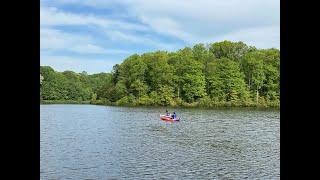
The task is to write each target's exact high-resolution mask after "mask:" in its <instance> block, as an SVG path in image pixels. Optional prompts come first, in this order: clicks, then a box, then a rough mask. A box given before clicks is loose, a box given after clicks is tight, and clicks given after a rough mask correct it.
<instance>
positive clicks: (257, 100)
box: [256, 88, 259, 104]
mask: <svg viewBox="0 0 320 180" xmlns="http://www.w3.org/2000/svg"><path fill="white" fill-rule="evenodd" d="M256 98H257V104H258V102H259V91H258V88H257V97H256Z"/></svg>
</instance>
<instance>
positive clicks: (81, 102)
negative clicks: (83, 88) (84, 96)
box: [40, 100, 90, 104]
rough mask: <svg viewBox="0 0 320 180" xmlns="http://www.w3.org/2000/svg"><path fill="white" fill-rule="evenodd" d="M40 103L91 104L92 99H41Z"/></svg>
mask: <svg viewBox="0 0 320 180" xmlns="http://www.w3.org/2000/svg"><path fill="white" fill-rule="evenodd" d="M40 104H90V101H75V100H41V101H40Z"/></svg>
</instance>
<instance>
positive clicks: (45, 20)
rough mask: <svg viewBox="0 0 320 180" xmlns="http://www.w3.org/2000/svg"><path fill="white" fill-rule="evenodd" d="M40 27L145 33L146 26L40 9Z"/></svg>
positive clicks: (45, 8) (51, 8)
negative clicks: (91, 27) (66, 26)
mask: <svg viewBox="0 0 320 180" xmlns="http://www.w3.org/2000/svg"><path fill="white" fill-rule="evenodd" d="M40 24H41V26H57V25H86V26H88V25H96V26H99V27H102V28H117V29H124V30H137V31H145V30H147V26H144V25H140V24H133V23H128V22H125V21H121V20H112V19H107V18H106V17H98V16H95V15H92V14H76V13H70V12H65V11H61V10H58V9H57V8H55V7H41V8H40Z"/></svg>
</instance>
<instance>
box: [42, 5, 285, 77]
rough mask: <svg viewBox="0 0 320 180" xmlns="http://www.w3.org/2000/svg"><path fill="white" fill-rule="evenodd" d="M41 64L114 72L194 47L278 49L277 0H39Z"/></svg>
mask: <svg viewBox="0 0 320 180" xmlns="http://www.w3.org/2000/svg"><path fill="white" fill-rule="evenodd" d="M40 2H41V7H40V25H41V26H40V47H41V49H40V56H41V59H40V63H41V65H49V66H51V67H53V68H54V69H56V70H58V71H64V70H73V71H76V72H81V71H87V72H88V73H89V74H92V73H98V72H110V71H111V69H112V66H113V65H114V64H116V63H121V62H122V61H123V60H124V59H125V58H126V57H127V56H129V55H131V54H133V53H138V54H141V53H143V52H147V51H155V50H167V51H175V50H178V49H180V48H183V47H185V46H189V47H191V46H193V45H194V44H196V43H211V42H217V41H222V40H230V41H243V42H245V43H246V44H248V45H252V46H256V47H257V48H272V47H274V48H280V1H279V0H161V1H159V0H154V1H153V0H41V1H40Z"/></svg>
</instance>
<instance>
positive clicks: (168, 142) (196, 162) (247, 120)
mask: <svg viewBox="0 0 320 180" xmlns="http://www.w3.org/2000/svg"><path fill="white" fill-rule="evenodd" d="M168 110H169V112H172V111H173V110H175V111H176V113H177V115H178V117H180V118H181V121H180V122H175V123H170V122H165V121H161V120H160V118H159V114H164V112H165V108H147V107H134V108H131V107H110V106H95V105H40V111H41V113H40V128H41V130H40V177H41V179H43V180H46V179H245V178H247V179H280V112H279V110H256V109H244V108H243V109H241V108H237V109H215V110H207V109H184V108H179V109H172V108H168Z"/></svg>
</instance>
